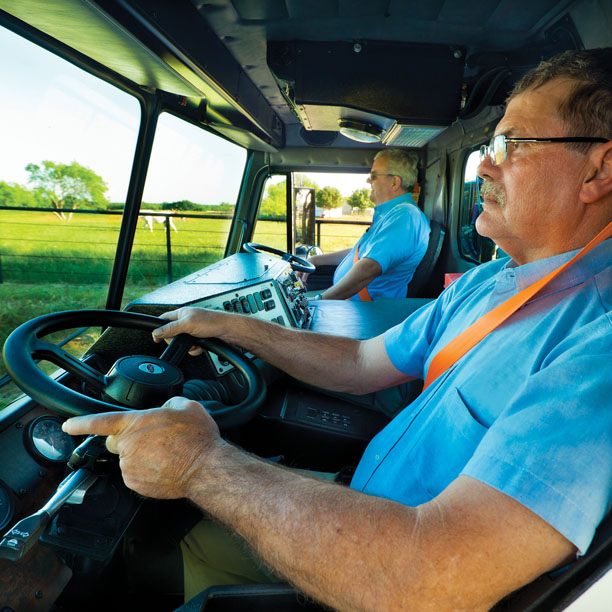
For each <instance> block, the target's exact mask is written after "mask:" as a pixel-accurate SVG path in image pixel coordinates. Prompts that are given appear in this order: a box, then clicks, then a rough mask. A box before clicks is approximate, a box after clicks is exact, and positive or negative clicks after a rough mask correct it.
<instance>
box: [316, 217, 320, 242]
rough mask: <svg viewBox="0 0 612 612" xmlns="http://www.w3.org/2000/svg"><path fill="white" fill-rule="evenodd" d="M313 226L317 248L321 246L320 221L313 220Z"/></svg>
mask: <svg viewBox="0 0 612 612" xmlns="http://www.w3.org/2000/svg"><path fill="white" fill-rule="evenodd" d="M315 224H316V226H317V246H318V247H320V246H321V221H319V220H318V219H315Z"/></svg>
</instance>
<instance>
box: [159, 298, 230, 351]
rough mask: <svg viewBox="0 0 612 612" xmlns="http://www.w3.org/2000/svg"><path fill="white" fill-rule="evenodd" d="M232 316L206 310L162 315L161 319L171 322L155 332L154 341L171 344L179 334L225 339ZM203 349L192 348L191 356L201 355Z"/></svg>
mask: <svg viewBox="0 0 612 612" xmlns="http://www.w3.org/2000/svg"><path fill="white" fill-rule="evenodd" d="M229 316H231V315H228V314H226V313H223V312H218V311H215V310H206V309H204V308H190V307H185V308H178V309H177V310H170V311H169V312H164V313H163V314H161V315H160V319H166V320H168V321H169V323H167V324H166V325H163V326H162V327H158V328H157V329H155V330H153V340H154V341H155V342H161V340H166V341H167V342H169V341H170V340H171V339H172V338H174V337H175V336H177V335H178V334H189V335H190V336H193V337H194V338H223V336H224V334H225V323H226V321H227V318H228V317H229ZM200 353H202V349H201V348H200V347H199V346H193V347H191V349H190V351H189V354H190V355H199V354H200Z"/></svg>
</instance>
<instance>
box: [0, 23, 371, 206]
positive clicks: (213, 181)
mask: <svg viewBox="0 0 612 612" xmlns="http://www.w3.org/2000/svg"><path fill="white" fill-rule="evenodd" d="M0 57H1V58H2V61H1V62H0V83H2V89H1V90H0V138H1V139H2V146H1V147H0V181H5V182H7V183H18V184H20V185H27V181H28V177H29V174H28V173H27V172H26V171H25V166H26V165H27V164H28V163H35V164H40V163H41V162H42V161H43V160H51V161H54V162H57V163H66V164H70V163H71V162H72V161H77V162H78V163H79V164H81V165H83V166H86V167H88V168H91V169H92V170H93V171H94V172H96V173H97V174H98V175H100V176H101V177H102V178H103V179H104V181H105V182H106V183H107V185H108V191H107V193H106V197H107V198H108V199H109V200H110V201H111V202H120V201H124V200H125V196H126V193H127V187H128V182H129V172H130V168H131V164H132V158H133V155H134V148H135V143H136V136H137V132H138V125H139V118H140V106H139V104H138V102H137V100H136V99H135V98H133V97H132V96H129V95H127V94H126V93H125V92H122V91H120V90H118V89H116V88H115V87H113V86H112V85H109V84H108V83H105V82H103V81H101V80H100V79H97V78H96V77H93V76H91V75H89V74H88V73H86V72H84V71H83V70H81V69H79V68H77V67H75V66H73V65H72V64H70V63H69V62H66V61H64V60H62V59H61V58H59V57H56V56H55V55H53V54H52V53H49V52H47V51H45V50H44V49H41V48H39V47H36V46H35V45H33V44H32V43H30V42H29V41H27V40H25V39H22V38H20V37H19V36H17V35H16V34H13V33H12V32H10V31H9V30H6V29H5V28H2V27H1V26H0ZM245 160H246V153H245V151H244V149H242V148H240V147H238V146H236V145H233V144H232V143H228V142H227V141H224V140H222V139H221V138H219V137H217V136H216V135H211V134H208V133H206V132H204V131H203V130H200V129H198V128H196V127H194V126H192V125H190V124H188V123H185V122H183V121H180V120H179V119H176V118H175V117H173V116H172V115H168V114H163V115H162V116H161V117H160V121H159V123H158V127H157V132H156V139H155V144H154V148H153V154H152V158H151V163H150V166H149V172H148V176H147V182H146V186H145V192H144V196H143V200H144V201H145V202H151V203H153V202H170V201H176V200H183V199H187V200H191V201H192V202H198V203H201V204H219V203H221V202H231V203H233V202H235V201H236V198H237V195H238V190H239V187H240V180H241V178H242V171H243V168H244V164H245ZM305 174H307V175H309V176H312V178H313V180H315V181H316V182H317V184H319V185H320V186H321V187H324V186H327V185H330V186H333V187H337V188H338V189H339V190H340V192H341V193H342V195H343V196H349V195H350V194H351V193H352V192H353V191H354V190H355V189H360V188H362V187H367V184H366V183H365V176H361V177H360V176H356V175H346V174H344V175H338V174H330V175H325V176H320V175H315V174H314V173H313V174H312V175H311V174H310V173H305Z"/></svg>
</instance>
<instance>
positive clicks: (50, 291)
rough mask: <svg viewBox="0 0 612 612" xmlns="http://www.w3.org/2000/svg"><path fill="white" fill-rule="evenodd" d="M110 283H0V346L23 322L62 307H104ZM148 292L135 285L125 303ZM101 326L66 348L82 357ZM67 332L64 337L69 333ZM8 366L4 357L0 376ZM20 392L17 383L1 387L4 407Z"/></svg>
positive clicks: (57, 338)
mask: <svg viewBox="0 0 612 612" xmlns="http://www.w3.org/2000/svg"><path fill="white" fill-rule="evenodd" d="M107 291H108V287H107V286H106V285H70V284H67V283H65V284H49V285H42V284H36V285H29V284H23V283H3V284H0V304H2V308H1V309H0V346H4V342H5V340H6V338H7V337H8V335H9V334H10V333H11V332H12V331H13V330H14V329H15V328H16V327H19V325H21V324H22V323H25V322H26V321H29V320H30V319H33V318H35V317H38V316H40V315H43V314H48V313H51V312H59V311H62V310H77V309H81V308H87V309H89V308H104V305H105V303H106V292H107ZM144 293H146V288H144V287H136V286H134V287H132V288H131V289H130V291H128V292H126V295H124V303H127V302H128V301H130V300H132V299H135V298H137V297H139V296H141V295H142V294H144ZM98 333H99V329H98V328H96V329H90V330H88V331H87V332H85V333H84V334H82V335H81V336H78V337H77V338H75V339H74V340H72V341H71V342H69V343H68V344H66V345H65V346H64V348H65V349H66V350H67V351H68V352H69V353H71V354H73V355H75V356H77V357H80V356H81V355H83V353H84V352H85V350H86V349H87V348H88V347H89V346H91V344H92V343H93V342H94V340H95V339H96V338H97V336H98ZM68 334H69V332H66V333H65V334H64V335H63V337H66V336H67V335H68ZM61 339H62V337H61V335H60V334H57V335H54V337H53V340H54V341H60V340H61ZM43 369H44V370H45V371H53V370H55V369H56V368H55V366H51V365H50V364H45V366H44V367H43ZM5 373H6V369H5V367H4V362H3V361H0V376H4V374H5ZM19 394H20V391H19V389H17V387H16V386H15V385H14V384H13V383H10V384H8V385H4V386H3V387H0V409H2V408H4V406H5V405H6V404H7V403H8V402H9V401H11V400H13V399H14V398H15V397H17V396H18V395H19Z"/></svg>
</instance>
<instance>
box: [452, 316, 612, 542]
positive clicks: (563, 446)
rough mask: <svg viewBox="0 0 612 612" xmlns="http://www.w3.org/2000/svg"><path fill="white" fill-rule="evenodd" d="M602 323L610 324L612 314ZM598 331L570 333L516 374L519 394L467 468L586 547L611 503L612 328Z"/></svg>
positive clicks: (467, 471) (568, 537) (510, 403)
mask: <svg viewBox="0 0 612 612" xmlns="http://www.w3.org/2000/svg"><path fill="white" fill-rule="evenodd" d="M595 324H597V325H600V326H603V325H607V326H608V328H609V327H610V325H609V322H607V320H606V322H605V323H603V322H601V321H599V322H597V323H593V325H595ZM579 333H581V332H579ZM594 336H595V338H593V336H591V339H590V340H587V341H583V342H580V340H579V339H577V338H571V337H570V338H568V339H567V340H566V341H565V342H564V343H562V344H560V345H559V346H558V347H556V349H555V351H554V355H553V354H552V353H551V354H549V356H548V357H547V358H546V363H544V364H542V366H541V367H540V368H539V369H538V371H536V372H534V373H533V374H532V375H530V376H529V377H528V378H527V380H526V381H524V382H523V383H522V384H521V383H520V381H517V386H518V389H517V392H516V394H515V395H514V398H513V399H512V400H511V401H510V402H509V405H508V406H507V407H506V408H505V410H504V411H503V412H502V414H501V415H500V417H499V418H498V419H497V420H496V421H495V422H494V423H493V424H492V425H491V427H490V428H489V430H488V432H487V433H486V434H485V436H484V437H483V439H482V441H481V443H480V444H479V445H478V447H477V449H476V451H475V453H474V455H473V456H472V458H471V459H470V461H469V462H468V463H467V465H466V466H465V468H464V469H463V471H462V473H463V474H465V475H467V476H471V477H473V478H476V479H478V480H480V481H482V482H484V483H486V484H488V485H490V486H492V487H494V488H496V489H498V490H500V491H502V492H503V493H505V494H507V495H509V496H510V497H513V498H514V499H516V500H517V501H519V502H520V503H522V504H523V505H524V506H526V507H527V508H529V509H530V510H532V511H533V512H534V513H536V514H537V515H538V516H540V517H541V518H542V519H544V520H545V521H546V522H547V523H549V524H550V525H552V526H553V527H554V528H555V529H556V530H557V531H559V532H560V533H561V534H562V535H563V536H565V537H566V538H567V539H568V540H569V541H571V542H572V543H573V544H574V545H575V546H576V547H577V548H578V550H579V553H580V554H582V553H584V552H585V551H586V549H587V548H588V546H589V544H590V542H591V540H592V538H593V535H594V533H595V529H596V527H597V525H598V524H599V523H600V521H601V520H602V518H603V517H604V516H605V515H606V513H607V512H609V511H610V507H611V486H610V483H612V441H611V439H610V432H612V410H610V397H612V377H610V375H609V372H606V369H607V365H604V364H609V363H610V358H611V356H612V355H611V354H610V353H611V352H612V351H611V350H610V346H611V344H610V340H611V339H612V338H611V336H612V332H610V330H609V329H604V330H602V331H601V333H598V334H594ZM564 347H565V350H563V348H564ZM511 375H512V373H511V372H508V376H511ZM468 409H469V406H468Z"/></svg>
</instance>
